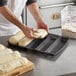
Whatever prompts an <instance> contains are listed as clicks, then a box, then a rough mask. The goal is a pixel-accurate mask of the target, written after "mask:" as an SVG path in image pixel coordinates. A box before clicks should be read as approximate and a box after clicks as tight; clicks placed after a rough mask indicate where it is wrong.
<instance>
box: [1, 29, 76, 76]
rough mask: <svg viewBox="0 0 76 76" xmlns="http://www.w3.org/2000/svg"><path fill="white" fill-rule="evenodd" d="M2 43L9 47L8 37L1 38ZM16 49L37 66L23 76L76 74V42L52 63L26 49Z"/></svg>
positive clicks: (53, 31) (70, 44)
mask: <svg viewBox="0 0 76 76" xmlns="http://www.w3.org/2000/svg"><path fill="white" fill-rule="evenodd" d="M50 32H51V33H54V34H58V33H60V32H61V31H60V29H56V30H50ZM58 35H61V34H58ZM0 43H2V44H4V45H6V46H8V37H0ZM14 49H16V50H18V51H20V52H21V54H22V55H23V56H25V57H27V58H28V59H29V60H31V61H32V62H33V63H34V64H35V69H34V70H32V71H30V72H28V73H26V74H23V75H21V76H59V75H63V74H67V73H75V72H76V40H72V39H70V40H69V45H68V47H67V48H66V49H65V50H64V52H63V53H62V54H61V55H60V56H59V57H58V58H57V60H55V61H52V60H51V59H48V58H46V57H42V56H39V55H37V54H35V53H32V52H30V51H29V52H28V51H26V50H24V49H17V48H14ZM67 76H70V75H67ZM71 76H72V75H71ZM73 76H76V74H74V75H73Z"/></svg>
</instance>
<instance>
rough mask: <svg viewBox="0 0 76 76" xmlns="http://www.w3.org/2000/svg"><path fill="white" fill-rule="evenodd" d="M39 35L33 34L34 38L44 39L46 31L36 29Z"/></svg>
mask: <svg viewBox="0 0 76 76" xmlns="http://www.w3.org/2000/svg"><path fill="white" fill-rule="evenodd" d="M38 32H39V33H34V37H35V38H44V37H46V36H47V34H48V33H47V31H46V30H45V29H38Z"/></svg>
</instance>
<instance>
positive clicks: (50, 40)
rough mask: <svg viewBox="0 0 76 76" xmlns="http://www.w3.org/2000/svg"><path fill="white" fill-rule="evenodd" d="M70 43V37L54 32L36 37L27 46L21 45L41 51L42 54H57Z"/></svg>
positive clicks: (34, 50) (33, 50)
mask: <svg viewBox="0 0 76 76" xmlns="http://www.w3.org/2000/svg"><path fill="white" fill-rule="evenodd" d="M67 45H68V38H65V37H61V36H58V35H54V34H50V33H49V34H48V35H47V36H46V37H45V38H43V39H35V40H33V41H32V42H31V43H30V44H29V45H27V46H26V47H20V46H17V45H16V46H17V47H19V48H24V49H27V50H30V51H31V50H32V52H39V53H42V54H46V55H50V56H56V55H58V54H59V53H60V52H62V51H63V50H64V49H65V48H66V47H67Z"/></svg>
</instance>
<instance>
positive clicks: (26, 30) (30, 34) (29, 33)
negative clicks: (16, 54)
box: [23, 26, 38, 38]
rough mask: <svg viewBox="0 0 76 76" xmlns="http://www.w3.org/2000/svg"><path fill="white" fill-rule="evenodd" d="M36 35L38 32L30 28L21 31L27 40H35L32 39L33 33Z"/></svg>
mask: <svg viewBox="0 0 76 76" xmlns="http://www.w3.org/2000/svg"><path fill="white" fill-rule="evenodd" d="M35 32H36V33H37V32H38V30H36V29H33V28H30V27H27V26H26V27H25V28H24V29H23V33H24V34H25V35H26V36H27V37H28V38H35V37H34V33H35Z"/></svg>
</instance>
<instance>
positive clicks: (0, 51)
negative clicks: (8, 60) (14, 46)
mask: <svg viewBox="0 0 76 76" xmlns="http://www.w3.org/2000/svg"><path fill="white" fill-rule="evenodd" d="M12 52H13V51H12V50H11V49H8V48H6V49H2V50H0V56H1V55H6V54H10V53H12Z"/></svg>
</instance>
